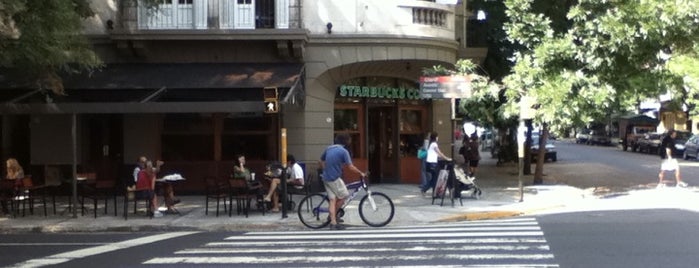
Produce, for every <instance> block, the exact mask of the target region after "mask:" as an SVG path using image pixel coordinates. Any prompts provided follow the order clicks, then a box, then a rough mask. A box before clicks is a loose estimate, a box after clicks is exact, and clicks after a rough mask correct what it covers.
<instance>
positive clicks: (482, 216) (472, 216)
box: [437, 211, 525, 222]
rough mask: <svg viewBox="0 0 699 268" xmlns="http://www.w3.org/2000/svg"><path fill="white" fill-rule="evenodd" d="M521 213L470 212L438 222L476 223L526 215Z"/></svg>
mask: <svg viewBox="0 0 699 268" xmlns="http://www.w3.org/2000/svg"><path fill="white" fill-rule="evenodd" d="M524 214H525V213H524V212H521V211H485V212H470V213H464V214H457V215H452V216H448V217H444V218H441V219H439V220H437V222H457V221H476V220H492V219H501V218H510V217H516V216H522V215H524Z"/></svg>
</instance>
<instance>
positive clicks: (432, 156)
mask: <svg viewBox="0 0 699 268" xmlns="http://www.w3.org/2000/svg"><path fill="white" fill-rule="evenodd" d="M438 140H439V134H437V132H432V133H431V134H430V144H429V146H428V148H427V158H426V161H427V172H428V173H429V174H430V177H429V179H428V183H427V185H425V187H422V188H421V189H420V191H421V193H422V195H423V196H426V195H427V191H428V190H429V189H430V188H432V189H434V186H435V184H436V183H437V176H439V165H438V164H437V161H438V160H439V158H442V159H445V160H447V161H451V158H449V157H447V156H446V155H444V154H443V153H442V151H440V150H439V146H438V145H437V141H438ZM433 191H434V190H433Z"/></svg>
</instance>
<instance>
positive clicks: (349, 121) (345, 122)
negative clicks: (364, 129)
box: [335, 109, 359, 131]
mask: <svg viewBox="0 0 699 268" xmlns="http://www.w3.org/2000/svg"><path fill="white" fill-rule="evenodd" d="M358 113H359V110H357V109H336V110H335V131H358V130H359V125H358V121H357V115H358Z"/></svg>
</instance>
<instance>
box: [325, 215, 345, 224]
mask: <svg viewBox="0 0 699 268" xmlns="http://www.w3.org/2000/svg"><path fill="white" fill-rule="evenodd" d="M328 221H330V216H328ZM344 222H345V220H343V219H342V217H337V223H344Z"/></svg>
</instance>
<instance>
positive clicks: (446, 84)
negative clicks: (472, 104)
mask: <svg viewBox="0 0 699 268" xmlns="http://www.w3.org/2000/svg"><path fill="white" fill-rule="evenodd" d="M472 93H473V89H472V88H471V77H469V76H463V75H452V76H434V77H424V76H423V77H420V97H421V98H425V99H455V98H469V97H471V95H472Z"/></svg>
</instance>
